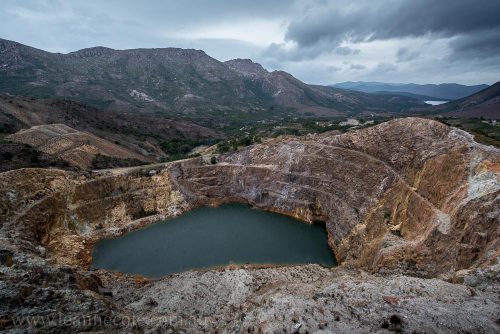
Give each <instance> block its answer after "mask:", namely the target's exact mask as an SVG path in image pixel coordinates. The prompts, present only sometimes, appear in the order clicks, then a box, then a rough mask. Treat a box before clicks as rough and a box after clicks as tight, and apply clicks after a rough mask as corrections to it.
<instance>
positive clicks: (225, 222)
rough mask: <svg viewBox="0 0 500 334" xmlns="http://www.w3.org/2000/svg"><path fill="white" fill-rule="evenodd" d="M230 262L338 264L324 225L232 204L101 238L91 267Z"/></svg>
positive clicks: (169, 268)
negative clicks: (116, 235) (117, 235)
mask: <svg viewBox="0 0 500 334" xmlns="http://www.w3.org/2000/svg"><path fill="white" fill-rule="evenodd" d="M230 263H235V264H244V263H250V264H301V263H318V264H321V265H325V266H333V265H335V264H336V262H335V257H334V255H333V252H332V251H331V249H330V248H329V247H328V243H327V234H326V231H325V228H324V227H323V226H320V225H308V224H304V223H303V222H300V221H298V220H297V219H294V218H291V217H287V216H283V215H280V214H276V213H270V212H264V211H259V210H256V209H252V208H250V207H249V206H246V205H241V204H228V205H222V206H220V207H217V208H198V209H194V210H192V211H190V212H188V213H186V214H184V215H182V216H179V217H176V218H172V219H170V220H166V221H161V222H158V223H155V224H153V225H150V226H148V227H146V228H143V229H140V230H137V231H134V232H131V233H128V234H126V235H124V236H121V237H117V238H112V239H105V240H101V241H99V242H98V243H97V245H96V246H95V248H94V251H93V260H92V267H93V268H102V269H108V270H113V271H120V272H124V273H130V274H140V275H144V276H148V277H159V276H162V275H166V274H172V273H177V272H181V271H185V270H189V269H193V268H208V267H213V266H220V265H227V264H230Z"/></svg>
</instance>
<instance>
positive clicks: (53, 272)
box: [0, 118, 500, 333]
mask: <svg viewBox="0 0 500 334" xmlns="http://www.w3.org/2000/svg"><path fill="white" fill-rule="evenodd" d="M499 173H500V154H499V151H498V149H494V148H490V147H486V146H482V145H479V144H477V143H475V142H474V141H473V140H472V138H471V137H470V136H469V135H467V134H466V133H465V132H463V131H460V130H457V129H452V128H449V127H447V126H445V125H443V124H441V123H437V122H435V121H430V120H424V119H416V118H408V119H400V120H394V121H391V122H387V123H384V124H381V125H379V126H376V127H373V128H368V129H364V130H358V131H355V132H350V133H347V134H344V135H331V134H328V133H326V134H321V135H311V136H308V137H304V138H297V137H280V138H277V139H272V140H269V141H266V142H265V143H263V144H260V145H254V146H251V147H248V148H246V149H244V150H242V151H238V152H235V153H231V154H228V155H224V156H220V157H218V161H217V164H215V165H213V164H211V163H210V162H208V161H205V160H204V159H203V158H196V159H191V160H185V161H179V162H175V163H169V164H165V165H161V166H153V167H149V168H128V169H119V170H112V171H110V172H109V173H107V174H102V175H87V174H79V173H70V172H64V171H60V170H47V169H22V170H16V171H10V172H6V173H2V174H0V192H1V193H2V197H1V198H2V201H1V202H0V204H1V211H0V212H1V218H2V222H3V223H2V226H1V237H2V240H3V241H4V246H3V248H4V251H5V252H9V254H12V256H11V258H12V261H13V264H14V266H13V267H5V268H4V267H2V272H3V273H4V276H2V277H3V278H2V279H3V280H4V281H5V282H7V283H8V285H7V286H8V288H2V289H3V290H1V291H3V292H2V293H3V296H4V297H2V298H4V299H5V300H7V301H10V304H8V305H9V306H7V307H5V306H4V308H3V309H0V311H1V312H3V313H2V314H3V318H2V319H6V321H7V322H8V316H7V315H11V314H16V315H21V314H26V313H27V312H31V313H29V314H39V313H37V311H36V305H37V303H40V302H41V299H40V298H41V297H40V294H43V293H45V292H44V291H45V290H43V291H42V290H37V288H33V284H35V283H36V280H35V281H34V282H32V281H27V280H26V277H29V275H30V274H29V273H31V272H32V271H33V270H35V269H34V268H38V269H36V270H38V271H40V272H41V273H40V274H39V276H40V275H41V276H40V277H41V278H39V280H42V281H43V282H45V283H44V284H45V285H46V286H48V287H50V289H52V290H54V291H56V292H57V293H60V292H59V291H61V289H69V290H68V291H69V292H68V293H67V295H65V296H61V297H60V298H59V299H55V300H53V299H49V300H50V303H53V304H54V307H55V308H57V309H60V308H61V307H63V308H66V309H68V310H69V311H68V312H70V314H74V315H75V316H79V315H81V314H82V313H81V312H83V311H84V310H77V309H75V308H74V307H73V308H71V307H69V306H67V305H66V304H67V303H68V298H78V300H79V301H80V302H81V303H83V304H84V305H86V306H85V307H86V308H88V312H90V313H92V312H91V311H90V310H96V309H100V310H101V311H102V313H103V314H108V313H110V312H116V314H117V315H118V316H121V317H126V316H130V315H137V316H138V317H139V319H138V324H136V326H137V327H136V328H139V329H148V328H149V329H153V328H156V329H161V328H163V329H168V328H170V329H172V330H173V331H179V330H187V331H201V330H202V329H205V330H209V331H224V330H225V331H237V332H238V331H243V330H244V331H247V330H249V331H252V330H255V331H259V330H260V331H263V332H267V331H273V330H274V331H276V330H279V331H284V332H292V331H305V330H307V331H312V330H318V329H323V330H331V331H334V332H335V331H344V332H345V331H347V332H348V331H352V332H356V331H357V329H358V330H359V331H361V332H373V331H375V330H379V331H381V332H384V331H387V330H403V331H408V332H411V331H412V330H417V331H419V330H420V331H424V332H431V331H436V332H445V331H449V330H451V331H459V330H464V329H465V331H474V332H484V333H487V332H492V331H495V330H498V323H497V321H498V319H497V318H496V315H495V314H498V312H497V311H498V300H499V299H498V296H499V294H498V291H499V290H498V282H495V280H498V268H497V267H498V258H499V255H500V253H499V240H500V239H499V233H500V231H499V229H498V226H499V220H498V217H499V213H500V212H499V208H500V205H499V204H500V203H499V196H498V195H499V193H500V186H499ZM229 201H238V202H245V203H249V204H251V205H253V206H255V207H259V208H262V209H264V210H270V211H276V212H280V213H283V214H287V215H292V216H295V217H298V218H300V219H302V220H303V221H305V222H308V223H321V224H325V227H326V230H327V233H328V236H329V243H330V246H331V247H332V249H333V251H334V252H335V255H336V257H337V259H338V261H339V263H340V264H341V267H340V268H335V269H322V268H319V267H317V266H294V267H287V268H268V269H248V268H240V269H238V270H222V271H220V272H219V271H209V272H206V273H203V272H191V273H183V274H178V275H173V276H171V277H166V278H163V279H161V280H159V281H147V280H144V279H134V278H132V277H129V276H127V275H120V274H110V273H106V272H101V271H99V272H88V265H89V262H90V251H91V248H92V245H93V244H94V242H95V241H96V240H98V239H99V238H102V237H106V236H111V235H117V234H122V233H126V232H127V231H129V230H132V229H135V228H138V227H140V226H144V225H145V224H148V223H150V222H153V221H156V220H158V219H160V218H165V217H171V216H173V215H177V214H180V213H182V212H184V211H186V210H189V209H190V208H193V207H196V206H201V205H217V204H219V203H222V202H229ZM6 254H7V253H6ZM9 268H10V269H9ZM369 273H371V274H369ZM373 274H375V275H376V276H373ZM23 275H28V276H26V277H25V276H23ZM405 275H407V276H405ZM68 277H72V278H71V279H70V281H69V283H68V281H67V279H69V278H68ZM412 277H422V278H412ZM436 277H437V278H440V279H429V278H436ZM424 278H427V279H424ZM444 280H446V281H448V282H456V283H461V282H465V285H453V284H450V283H446V282H445V281H444ZM354 282H357V283H354ZM24 286H28V287H30V286H31V289H32V291H31V293H30V294H28V295H27V296H26V294H27V293H26V291H25V290H22V291H18V290H16V289H18V287H24ZM103 286H104V287H106V288H107V289H111V290H112V297H106V296H103V293H104V294H105V295H109V293H108V292H103V291H107V290H103ZM23 289H24V288H23ZM33 289H34V290H33ZM86 291H90V292H86ZM16 296H17V297H16ZM19 296H21V297H19ZM195 296H196V297H195ZM16 298H17V299H16ZM13 300H18V301H19V300H21V302H13ZM195 300H197V301H198V302H195ZM103 303H105V304H106V305H107V306H103V305H102V304H103ZM65 305H66V306H65ZM456 314H462V315H463V317H460V319H456V316H455V315H456ZM168 317H173V318H169V319H170V320H169V323H168V324H165V322H164V321H163V320H165V319H167V318H168ZM160 318H161V319H163V320H162V321H160ZM174 318H175V319H174ZM9 319H10V318H9ZM172 319H173V320H172ZM363 319H365V320H363ZM366 319H368V320H366ZM172 321H173V323H172ZM9 324H10V325H12V326H13V324H12V323H7V325H9ZM7 325H5V326H7ZM47 326H48V325H47ZM120 326H122V325H116V326H114V327H113V328H115V329H116V330H119V329H120V328H123V327H120ZM162 326H163V327H162ZM165 326H166V327H165ZM45 328H53V329H59V330H61V331H62V330H63V329H62V328H61V327H58V326H56V325H54V327H50V326H49V327H45ZM96 328H102V327H100V325H92V326H90V327H88V328H86V329H87V330H90V329H96Z"/></svg>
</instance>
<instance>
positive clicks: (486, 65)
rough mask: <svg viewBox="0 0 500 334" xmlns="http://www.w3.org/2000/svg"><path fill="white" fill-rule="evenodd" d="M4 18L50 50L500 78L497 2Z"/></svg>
mask: <svg viewBox="0 0 500 334" xmlns="http://www.w3.org/2000/svg"><path fill="white" fill-rule="evenodd" d="M0 22H1V23H0V38H5V39H10V40H14V41H17V42H20V43H23V44H27V45H30V46H34V47H37V48H40V49H43V50H47V51H52V52H63V53H66V52H71V51H76V50H78V49H82V48H86V47H92V46H107V47H111V48H115V49H128V48H139V47H142V48H150V47H169V46H174V47H182V48H195V49H202V50H204V51H205V52H206V53H208V54H209V55H210V56H212V57H214V58H217V59H219V60H222V61H224V60H229V59H232V58H251V59H253V60H254V61H256V62H259V63H261V64H262V65H263V66H264V67H266V68H267V69H269V70H275V69H282V70H285V71H288V72H290V73H292V74H293V75H295V76H296V77H298V78H299V79H301V80H303V81H305V82H307V83H316V84H330V83H336V82H342V81H358V80H362V81H384V82H415V83H442V82H457V83H463V84H479V83H487V84H492V83H494V82H496V81H499V80H500V0H376V1H375V0H295V1H293V0H251V1H248V0H241V1H239V0H176V1H173V0H171V1H169V0H164V1H160V0H158V1H148V0H142V1H139V0H133V1H128V0H111V1H104V0H82V1H71V0H67V1H64V0H61V1H57V0H54V1H52V0H24V1H14V0H2V4H1V9H0Z"/></svg>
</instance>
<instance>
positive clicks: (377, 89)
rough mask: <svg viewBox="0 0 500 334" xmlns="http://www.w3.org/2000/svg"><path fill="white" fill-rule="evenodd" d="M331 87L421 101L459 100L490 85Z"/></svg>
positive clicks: (345, 84) (367, 84)
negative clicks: (407, 97) (396, 95)
mask: <svg viewBox="0 0 500 334" xmlns="http://www.w3.org/2000/svg"><path fill="white" fill-rule="evenodd" d="M331 87H336V88H342V89H350V90H354V91H358V92H365V93H377V94H395V93H396V94H400V95H405V96H409V97H413V98H416V99H419V100H423V101H425V100H438V101H439V100H444V101H450V100H457V99H460V98H463V97H466V96H469V95H471V94H474V93H477V92H479V91H481V90H483V89H485V88H488V85H484V84H483V85H474V86H465V85H459V84H456V83H445V84H439V85H435V84H425V85H418V84H413V83H409V84H402V83H384V82H364V81H358V82H353V81H348V82H342V83H337V84H334V85H331Z"/></svg>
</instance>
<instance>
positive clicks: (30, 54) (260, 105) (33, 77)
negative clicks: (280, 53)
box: [0, 39, 421, 120]
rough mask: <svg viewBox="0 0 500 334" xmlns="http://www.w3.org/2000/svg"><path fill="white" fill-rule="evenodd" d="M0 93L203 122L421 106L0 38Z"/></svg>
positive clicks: (235, 65) (167, 53)
mask: <svg viewBox="0 0 500 334" xmlns="http://www.w3.org/2000/svg"><path fill="white" fill-rule="evenodd" d="M0 92H4V93H10V94H14V95H24V96H32V97H37V98H59V97H64V98H70V99H73V100H78V101H80V102H84V103H87V104H90V105H92V106H94V107H97V108H100V109H103V110H113V111H120V112H145V113H159V114H166V115H173V114H175V115H181V116H186V115H188V116H189V117H196V118H206V119H210V120H213V119H214V118H218V119H222V120H225V119H227V118H228V117H241V116H242V115H243V116H245V117H248V115H258V117H259V118H262V117H264V116H269V115H271V114H279V115H284V114H289V113H290V112H299V113H305V112H310V113H313V114H322V115H347V114H358V113H362V112H370V113H374V112H379V111H380V112H386V111H394V112H397V111H401V110H402V109H405V108H409V107H416V106H419V105H420V104H421V103H420V102H419V101H417V100H415V99H413V98H411V97H402V96H395V95H370V94H365V93H359V92H352V91H346V90H344V89H337V88H331V87H323V86H314V85H307V84H305V83H303V82H301V81H300V80H298V79H296V78H295V77H293V76H292V75H291V74H289V73H286V72H283V71H274V72H268V71H266V70H265V69H264V68H263V67H262V66H261V65H259V64H256V63H254V62H252V61H251V60H248V59H247V60H243V59H235V60H232V61H229V62H225V63H224V62H220V61H218V60H216V59H214V58H212V57H210V56H208V55H207V54H206V53H205V52H203V51H200V50H193V49H179V48H159V49H131V50H114V49H110V48H106V47H93V48H87V49H83V50H79V51H75V52H71V53H68V54H60V53H50V52H46V51H42V50H38V49H35V48H32V47H29V46H25V45H22V44H20V43H17V42H12V41H8V40H2V39H0Z"/></svg>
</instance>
